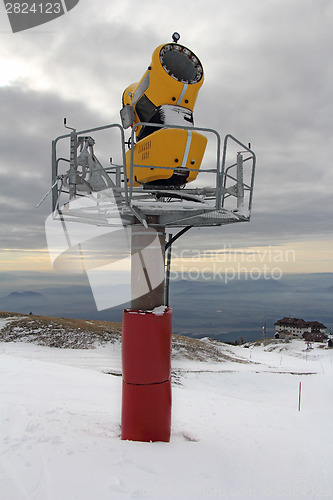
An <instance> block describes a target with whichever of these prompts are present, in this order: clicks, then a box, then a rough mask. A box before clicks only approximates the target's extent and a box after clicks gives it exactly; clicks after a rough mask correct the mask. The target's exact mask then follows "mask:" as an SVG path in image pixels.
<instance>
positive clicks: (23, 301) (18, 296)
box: [0, 291, 48, 313]
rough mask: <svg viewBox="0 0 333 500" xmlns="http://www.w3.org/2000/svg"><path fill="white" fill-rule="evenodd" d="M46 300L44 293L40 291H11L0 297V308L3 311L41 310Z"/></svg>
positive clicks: (23, 311) (37, 311) (25, 311)
mask: <svg viewBox="0 0 333 500" xmlns="http://www.w3.org/2000/svg"><path fill="white" fill-rule="evenodd" d="M47 302H48V300H47V298H46V297H45V295H43V294H42V293H40V292H33V291H25V292H16V291H15V292H11V293H10V294H9V295H6V296H5V297H2V298H0V309H2V310H3V311H15V312H20V313H29V312H36V313H39V312H42V310H43V308H44V306H45V304H46V303H47Z"/></svg>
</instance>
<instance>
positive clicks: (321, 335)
mask: <svg viewBox="0 0 333 500" xmlns="http://www.w3.org/2000/svg"><path fill="white" fill-rule="evenodd" d="M274 325H275V338H276V339H304V340H306V341H307V342H323V341H324V340H327V335H326V329H327V327H326V326H325V325H323V324H322V323H319V322H318V321H304V319H300V318H282V319H279V320H278V321H277V322H276V323H274Z"/></svg>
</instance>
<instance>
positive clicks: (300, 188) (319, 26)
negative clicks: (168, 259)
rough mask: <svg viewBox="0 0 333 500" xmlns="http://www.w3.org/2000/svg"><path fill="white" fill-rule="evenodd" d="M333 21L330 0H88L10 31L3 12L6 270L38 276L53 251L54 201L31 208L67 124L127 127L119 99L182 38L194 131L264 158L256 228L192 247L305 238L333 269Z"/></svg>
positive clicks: (0, 214)
mask: <svg viewBox="0 0 333 500" xmlns="http://www.w3.org/2000/svg"><path fill="white" fill-rule="evenodd" d="M332 26H333V2H332V1H331V0H205V1H203V0H177V1H175V0H169V1H168V2H162V1H160V0H154V1H153V0H140V1H139V2H135V1H133V0H122V1H121V2H115V1H110V0H99V1H97V2H92V1H88V0H80V2H79V4H78V5H77V6H76V7H75V8H74V9H73V10H71V11H70V12H69V13H67V14H66V15H64V16H62V17H60V18H58V19H56V20H54V21H52V22H50V23H47V24H45V25H43V26H41V27H39V28H35V29H31V30H28V31H25V32H21V33H16V34H12V33H11V31H10V26H9V22H8V20H7V18H6V12H5V9H4V5H3V3H1V4H0V103H1V122H0V127H1V134H0V141H1V149H0V154H1V157H0V158H1V164H0V231H1V242H0V248H1V249H2V250H0V268H1V269H11V268H12V269H14V268H15V267H16V266H17V267H18V268H22V266H23V268H24V266H25V264H24V263H25V262H26V265H27V268H29V266H30V267H31V265H32V264H33V263H34V262H36V263H37V262H38V254H37V253H34V252H31V251H30V250H34V251H37V250H38V249H43V248H45V247H46V240H45V234H44V222H45V219H46V217H47V215H48V214H49V213H50V199H48V200H47V201H46V202H44V203H43V205H42V206H41V207H40V208H39V209H35V208H34V207H35V205H36V204H37V202H38V201H39V200H40V199H41V198H42V196H43V195H44V194H45V193H46V192H47V190H48V189H49V187H50V175H51V165H50V148H51V140H52V139H53V138H55V137H57V136H58V135H61V134H63V133H64V129H63V125H62V123H63V118H64V117H65V116H66V117H67V120H68V122H69V124H71V125H72V126H75V127H76V128H77V129H84V128H90V127H95V126H99V125H103V124H107V123H113V122H119V109H120V107H121V96H122V93H123V90H124V89H125V88H126V87H127V86H128V85H129V84H130V83H132V82H135V81H138V80H139V79H140V78H141V76H142V75H143V73H144V71H145V69H146V67H147V65H148V64H149V63H150V60H151V54H152V52H153V50H154V49H155V48H156V46H158V45H160V44H161V43H164V42H169V41H171V35H172V33H173V32H174V31H178V32H179V33H180V34H181V40H180V42H181V43H183V44H184V45H186V46H188V47H189V48H191V49H192V50H193V51H194V52H195V53H196V54H197V55H198V57H199V58H200V60H201V62H202V64H203V66H204V71H205V82H204V85H203V87H202V88H201V90H200V93H199V97H198V100H197V105H196V107H195V109H194V118H195V124H196V125H197V126H203V127H211V128H216V129H217V130H218V131H219V132H220V133H221V135H224V134H226V133H232V134H233V135H235V136H236V137H238V138H239V139H241V140H242V141H243V142H245V143H247V142H251V144H252V147H253V149H254V150H255V152H256V154H257V162H258V165H257V174H256V181H255V193H254V202H253V212H252V220H251V222H250V224H235V225H234V226H230V227H227V228H223V227H222V228H218V229H213V230H210V231H207V230H205V231H202V230H200V233H198V232H196V231H195V232H194V233H193V236H191V238H192V240H190V239H189V238H190V235H188V236H187V237H186V239H185V238H184V245H189V244H190V242H191V244H193V245H194V246H197V247H198V248H204V249H205V248H222V247H223V245H231V246H232V247H235V248H237V247H255V246H261V245H264V246H265V245H266V246H268V245H272V246H274V245H286V244H288V245H290V246H291V247H292V245H293V244H295V245H296V244H298V243H299V242H308V248H309V251H311V252H312V256H311V259H310V260H311V261H312V262H314V261H315V260H316V259H315V256H316V252H317V251H318V258H321V259H324V260H325V261H326V263H322V264H323V267H321V269H323V270H326V271H327V272H333V263H332V261H333V260H332V251H331V248H333V247H331V246H330V245H331V243H332V232H333V231H332V229H333V223H332V194H331V193H332V185H333V174H332V171H333V168H332V161H331V158H332V151H331V149H332V148H331V145H332V130H333V99H332V92H333V91H332V89H333V61H332V58H333V56H332V53H333V35H332ZM106 155H109V156H112V152H106ZM203 234H205V238H203V236H202V235H203ZM203 242H204V243H203ZM304 245H305V244H304ZM316 245H317V247H316ZM305 246H306V245H305ZM316 248H317V250H316ZM322 248H325V249H326V251H325V252H323V253H322V254H319V250H320V249H322ZM5 249H6V250H5ZM8 249H9V251H8ZM14 249H16V251H15V252H13V250H14ZM21 251H25V252H24V253H21ZM319 255H320V257H319ZM26 258H28V259H30V261H29V262H28V261H27V260H25V259H26ZM17 259H20V260H17ZM1 262H2V264H1ZM325 266H326V267H325ZM314 269H316V268H315V267H313V266H312V267H311V266H309V271H311V270H314Z"/></svg>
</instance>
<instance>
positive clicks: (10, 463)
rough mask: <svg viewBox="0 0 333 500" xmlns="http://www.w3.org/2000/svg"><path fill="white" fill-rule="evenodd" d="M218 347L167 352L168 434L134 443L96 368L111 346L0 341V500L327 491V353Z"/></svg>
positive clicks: (111, 389) (332, 372)
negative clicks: (212, 353) (192, 353)
mask: <svg viewBox="0 0 333 500" xmlns="http://www.w3.org/2000/svg"><path fill="white" fill-rule="evenodd" d="M0 328H1V325H0ZM203 342H204V341H203ZM216 349H222V350H223V351H224V353H225V354H226V355H228V356H229V357H226V359H227V360H226V361H219V362H210V361H206V362H199V361H196V360H193V359H192V360H191V359H185V358H182V357H181V356H177V358H176V359H174V361H173V372H174V375H175V376H174V384H173V415H172V435H171V442H170V443H135V442H127V441H121V440H120V438H119V435H120V408H121V377H120V376H114V375H110V374H106V373H104V372H105V371H109V372H112V373H119V372H120V370H121V363H120V348H119V345H118V344H113V345H109V344H107V345H105V346H99V347H98V348H97V349H95V350H73V349H55V348H49V347H45V346H36V345H35V344H28V343H14V342H9V343H8V342H6V343H5V342H1V343H0V374H1V395H0V409H1V413H0V436H1V445H0V455H1V459H0V460H1V461H0V491H1V500H25V499H29V500H48V499H50V500H51V499H52V500H73V499H79V500H109V499H117V500H118V499H123V498H147V499H163V500H164V499H165V500H166V499H168V500H169V499H173V498H177V499H178V498H179V499H186V498H189V499H204V498H214V499H219V498H223V499H248V498H252V499H270V498H282V499H289V498H293V499H302V500H303V499H317V498H318V499H319V498H323V499H326V498H327V499H328V498H332V497H333V473H332V472H333V440H332V431H331V427H332V414H333V385H332V381H333V379H332V377H333V364H332V358H333V350H327V349H323V348H319V347H316V348H315V349H313V350H312V351H311V352H310V353H307V352H305V351H304V349H305V344H304V343H303V342H299V341H295V342H292V343H290V344H281V343H280V344H276V345H268V346H266V347H265V346H263V345H257V346H251V347H250V348H248V349H246V348H242V347H230V346H225V345H223V344H216ZM233 356H234V357H235V358H237V359H236V361H237V362H234V361H232V357H233ZM239 358H243V360H244V362H243V363H240V362H239ZM245 361H247V362H245ZM290 372H291V373H290ZM309 373H312V375H311V374H309ZM300 381H301V382H302V407H301V411H300V412H299V411H298V388H299V382H300Z"/></svg>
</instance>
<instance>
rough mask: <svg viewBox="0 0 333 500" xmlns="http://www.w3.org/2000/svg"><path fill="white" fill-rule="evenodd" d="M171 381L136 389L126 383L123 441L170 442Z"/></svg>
mask: <svg viewBox="0 0 333 500" xmlns="http://www.w3.org/2000/svg"><path fill="white" fill-rule="evenodd" d="M170 429H171V381H170V380H168V381H167V382H163V383H162V384H145V385H135V384H127V383H126V382H124V381H123V406H122V415H121V439H129V440H130V441H148V442H149V441H166V442H168V441H170Z"/></svg>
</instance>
